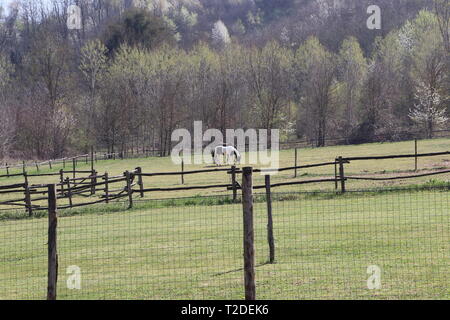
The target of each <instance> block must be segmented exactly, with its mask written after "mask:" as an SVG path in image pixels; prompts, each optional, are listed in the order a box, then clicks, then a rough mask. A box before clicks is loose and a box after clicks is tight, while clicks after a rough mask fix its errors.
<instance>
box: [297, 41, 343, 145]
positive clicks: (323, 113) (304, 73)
mask: <svg viewBox="0 0 450 320" xmlns="http://www.w3.org/2000/svg"><path fill="white" fill-rule="evenodd" d="M295 74H296V81H297V98H298V100H299V104H300V106H301V108H302V111H301V113H300V117H301V119H300V122H301V123H302V124H303V126H304V131H305V132H306V135H307V137H308V138H309V139H310V140H311V141H314V143H315V145H316V146H317V147H323V146H325V138H326V136H327V133H328V126H329V125H330V119H331V118H332V115H333V111H334V110H332V106H333V101H332V97H333V89H334V86H333V83H334V80H335V75H336V63H335V57H334V55H333V54H332V53H330V52H328V51H327V50H326V48H325V47H323V46H322V44H321V43H320V42H319V40H318V39H317V38H315V37H310V38H308V40H307V41H306V42H305V43H304V44H303V45H302V46H301V47H300V48H299V49H298V50H297V52H296V55H295Z"/></svg>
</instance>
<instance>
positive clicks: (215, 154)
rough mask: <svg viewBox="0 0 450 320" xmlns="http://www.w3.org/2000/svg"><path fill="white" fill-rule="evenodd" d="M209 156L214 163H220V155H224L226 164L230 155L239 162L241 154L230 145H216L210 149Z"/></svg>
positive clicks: (228, 162)
mask: <svg viewBox="0 0 450 320" xmlns="http://www.w3.org/2000/svg"><path fill="white" fill-rule="evenodd" d="M211 156H212V158H213V160H214V163H215V164H216V165H218V166H219V165H221V161H220V157H223V156H225V161H226V164H230V159H231V157H232V156H234V162H235V163H236V162H237V163H239V162H240V161H241V154H240V153H239V151H238V150H237V149H236V148H235V147H232V146H227V147H223V146H217V147H215V148H214V150H211Z"/></svg>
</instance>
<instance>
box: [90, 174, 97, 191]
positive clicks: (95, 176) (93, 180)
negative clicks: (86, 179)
mask: <svg viewBox="0 0 450 320" xmlns="http://www.w3.org/2000/svg"><path fill="white" fill-rule="evenodd" d="M96 184H97V171H95V170H92V172H91V195H94V194H95V189H96V188H95V185H96Z"/></svg>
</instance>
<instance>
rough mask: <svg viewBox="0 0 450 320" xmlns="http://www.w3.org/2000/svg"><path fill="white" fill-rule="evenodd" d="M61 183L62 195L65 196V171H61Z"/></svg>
mask: <svg viewBox="0 0 450 320" xmlns="http://www.w3.org/2000/svg"><path fill="white" fill-rule="evenodd" d="M59 182H60V183H61V195H62V196H64V170H63V169H61V170H59Z"/></svg>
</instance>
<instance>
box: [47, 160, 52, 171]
mask: <svg viewBox="0 0 450 320" xmlns="http://www.w3.org/2000/svg"><path fill="white" fill-rule="evenodd" d="M48 167H49V168H50V170H51V169H52V160H48Z"/></svg>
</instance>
